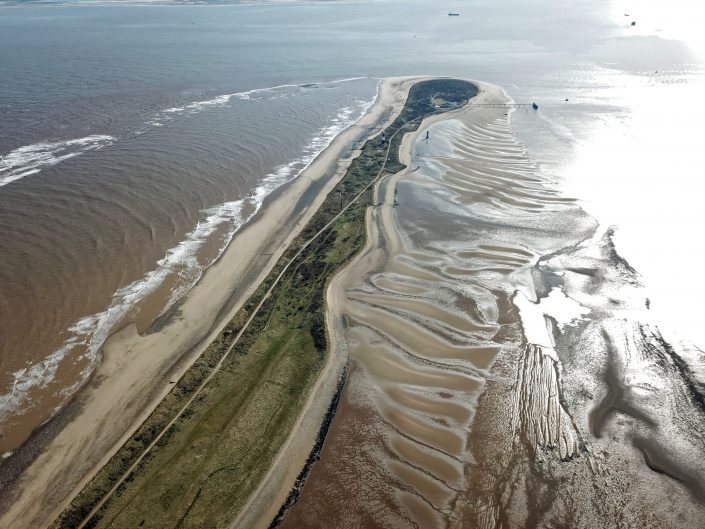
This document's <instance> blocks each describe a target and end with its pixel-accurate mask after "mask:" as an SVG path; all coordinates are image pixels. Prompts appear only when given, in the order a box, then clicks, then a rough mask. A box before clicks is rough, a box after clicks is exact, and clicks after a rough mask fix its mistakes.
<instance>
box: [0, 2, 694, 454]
mask: <svg viewBox="0 0 705 529" xmlns="http://www.w3.org/2000/svg"><path fill="white" fill-rule="evenodd" d="M679 3H682V5H674V4H673V3H669V6H667V7H659V6H658V5H657V4H656V3H655V2H646V3H645V2H638V3H637V2H610V1H597V2H595V1H591V2H586V1H579V2H571V3H570V6H569V8H568V7H566V4H565V2H559V1H557V0H547V1H542V2H522V1H518V0H514V1H512V0H510V1H505V2H501V3H498V2H491V1H484V0H483V1H481V2H473V3H468V2H457V1H456V2H447V3H439V2H428V1H418V0H404V1H396V0H390V1H386V0H382V1H375V2H330V3H329V2H325V3H312V4H300V5H232V6H205V5H204V6H189V5H179V6H135V5H122V6H110V5H104V6H82V5H70V6H69V5H54V6H37V5H26V4H24V5H22V4H21V5H15V6H10V5H7V6H0V450H1V451H7V450H11V449H12V448H14V447H15V446H16V445H17V444H18V443H19V442H21V441H22V439H24V438H26V436H27V435H28V434H29V432H30V431H31V429H32V428H34V427H36V426H37V425H38V424H40V423H41V422H42V421H44V420H45V419H46V418H48V417H49V416H50V415H51V414H52V413H53V412H54V411H55V410H56V409H57V407H59V406H60V405H61V404H62V403H64V402H65V401H66V399H67V398H69V397H70V395H71V394H72V393H73V392H74V391H75V389H76V388H77V387H78V386H79V385H80V384H81V383H82V382H84V381H85V380H86V377H87V376H89V375H90V373H91V372H92V370H93V369H94V368H95V366H96V365H97V363H99V362H100V347H101V345H102V343H103V342H104V340H105V339H106V337H107V336H108V335H109V333H110V332H111V330H113V329H114V328H115V326H116V325H119V324H120V322H123V321H125V319H126V318H131V319H136V320H137V321H138V324H139V325H141V328H145V327H146V326H147V325H148V324H149V322H150V321H151V320H152V319H153V318H154V317H156V316H158V315H159V313H160V312H162V311H163V310H165V309H166V308H168V306H169V305H170V304H172V303H174V302H176V301H177V300H178V299H179V297H180V296H182V295H183V294H184V293H185V292H187V291H188V290H189V289H190V288H191V287H192V286H193V284H194V283H195V282H196V281H197V280H198V279H199V277H200V276H201V274H202V272H203V270H204V269H205V268H206V267H207V266H208V264H209V263H211V262H212V261H213V260H214V259H215V258H217V256H218V255H219V253H220V252H221V251H222V250H223V248H224V247H225V245H226V244H227V243H228V241H229V239H230V237H231V236H232V234H233V233H234V232H235V231H237V229H238V228H239V227H240V226H241V225H242V224H243V223H244V222H247V220H248V219H250V218H251V217H252V216H253V215H254V214H256V213H257V211H258V209H259V207H260V205H261V203H262V201H263V200H264V198H265V197H266V196H267V195H268V194H269V193H271V192H272V191H273V190H274V189H276V188H278V187H280V186H282V185H285V184H286V183H287V182H289V181H291V180H292V179H293V178H296V176H297V175H298V173H299V172H300V171H301V170H302V169H303V168H304V167H305V166H306V165H307V164H308V163H309V162H310V161H311V160H312V159H313V158H314V157H315V156H316V154H317V153H318V152H320V151H321V150H322V149H323V148H325V146H326V145H327V144H328V143H329V142H330V141H331V140H332V139H333V138H334V137H335V135H336V134H337V133H338V132H340V131H341V130H343V129H344V128H345V127H347V126H348V125H349V124H351V123H352V122H354V121H355V120H356V119H357V118H358V117H359V116H360V115H361V114H362V113H363V112H364V111H365V109H366V108H367V107H368V105H369V104H370V103H371V102H372V101H373V99H374V97H375V94H376V87H377V83H378V80H379V78H382V77H387V76H395V75H413V74H437V75H452V76H461V77H469V78H476V79H482V80H485V81H489V82H492V83H496V84H499V85H501V86H502V87H504V89H505V90H506V91H507V93H508V94H509V95H510V96H511V97H512V98H513V99H514V100H515V101H517V102H531V101H536V102H537V103H538V104H539V105H540V108H539V111H538V112H533V111H528V112H527V111H524V110H518V111H516V112H514V113H513V114H512V125H513V128H514V132H515V133H516V134H517V136H518V137H519V139H520V140H521V142H522V143H523V144H524V145H526V146H527V148H528V150H529V153H528V154H529V155H530V156H531V157H532V158H533V159H534V160H535V161H536V162H537V163H539V165H540V167H541V169H542V170H543V171H544V172H546V173H548V174H551V175H554V176H555V179H556V180H557V181H559V182H560V183H561V184H562V185H563V186H564V188H565V190H566V193H568V194H571V195H572V196H577V197H578V198H581V199H583V200H584V205H585V207H586V209H587V210H588V211H589V212H590V213H592V214H593V215H595V216H596V217H597V218H598V219H599V220H600V221H602V222H603V224H604V225H605V227H606V226H607V225H608V224H616V225H617V226H619V231H618V235H617V242H618V245H619V248H618V249H619V250H620V251H621V252H622V253H623V254H624V255H625V256H626V258H627V259H628V260H629V261H630V262H631V263H632V264H633V265H634V266H635V267H636V268H637V270H639V271H640V272H642V274H643V275H644V280H645V282H646V283H647V284H648V285H649V286H650V287H651V290H652V292H653V295H654V297H653V306H654V310H657V311H659V310H660V311H661V313H662V314H663V322H664V327H666V328H667V329H668V330H670V331H673V332H676V333H677V336H678V337H680V339H687V340H691V341H694V342H695V343H697V344H700V345H705V340H703V338H702V334H701V333H702V330H701V329H702V328H703V327H705V326H703V325H702V323H703V318H702V315H701V314H702V313H701V310H700V309H699V306H698V304H697V302H698V301H699V298H702V297H703V295H705V287H704V286H703V284H702V283H703V282H702V281H701V280H700V279H699V278H698V274H699V273H700V272H699V271H700V268H701V266H702V262H703V258H705V250H703V249H702V244H701V242H700V241H701V238H702V234H701V229H702V228H703V226H705V213H704V212H703V211H702V210H703V208H702V207H701V204H700V196H701V195H700V191H701V190H702V188H701V183H700V182H701V180H702V178H701V177H702V170H701V169H700V167H701V165H700V164H701V162H700V153H701V152H702V149H703V147H705V142H704V141H703V137H704V136H703V135H702V133H701V132H699V130H698V128H699V127H700V126H701V124H702V122H703V117H705V116H704V115H703V114H704V113H705V112H704V111H703V109H702V108H699V107H698V106H697V104H698V102H699V101H698V98H699V97H701V94H702V93H705V91H703V88H704V86H703V84H704V83H703V79H704V78H705V76H704V75H703V64H704V63H703V55H704V52H705V40H704V39H703V37H702V34H701V33H700V31H699V29H698V27H697V21H698V20H701V18H698V15H699V14H700V13H699V12H698V10H699V9H700V8H699V7H697V5H696V4H695V3H694V2H693V3H689V2H676V4H679ZM449 10H452V11H459V12H460V13H461V16H459V17H448V16H447V13H448V11H449ZM625 14H629V16H626V15H625ZM631 21H635V22H637V24H636V25H635V26H631ZM696 127H698V128H696Z"/></svg>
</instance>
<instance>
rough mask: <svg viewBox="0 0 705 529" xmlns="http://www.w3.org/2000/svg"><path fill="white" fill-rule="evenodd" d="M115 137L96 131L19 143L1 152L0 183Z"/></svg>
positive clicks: (21, 176)
mask: <svg viewBox="0 0 705 529" xmlns="http://www.w3.org/2000/svg"><path fill="white" fill-rule="evenodd" d="M114 141H115V138H114V137H113V136H108V135H106V134H93V135H91V136H86V137H84V138H76V139H73V140H65V141H56V142H49V141H42V142H39V143H33V144H31V145H25V146H23V147H18V148H17V149H15V150H14V151H11V152H9V153H7V154H4V155H2V156H0V187H2V186H5V185H7V184H9V183H10V182H14V181H15V180H19V179H20V178H24V177H25V176H28V175H31V174H35V173H38V172H39V171H41V170H42V169H44V168H46V167H51V166H53V165H56V164H57V163H59V162H62V161H64V160H68V159H69V158H74V157H76V156H79V155H81V154H83V153H85V152H87V151H94V150H97V149H100V148H102V147H105V146H106V145H111V144H112V143H113V142H114Z"/></svg>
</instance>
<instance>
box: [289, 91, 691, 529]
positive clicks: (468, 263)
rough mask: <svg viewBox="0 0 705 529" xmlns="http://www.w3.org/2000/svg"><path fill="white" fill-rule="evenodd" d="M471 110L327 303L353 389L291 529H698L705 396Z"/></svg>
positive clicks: (532, 171) (508, 133)
mask: <svg viewBox="0 0 705 529" xmlns="http://www.w3.org/2000/svg"><path fill="white" fill-rule="evenodd" d="M479 86H480V87H481V89H482V90H481V93H480V94H479V95H478V96H477V98H476V99H475V100H473V104H474V105H477V104H479V103H504V102H507V101H508V98H507V97H506V95H504V93H503V92H502V91H501V89H499V88H497V87H494V86H491V85H488V84H484V83H479ZM473 104H471V105H469V106H468V107H466V108H465V109H461V110H459V111H457V112H454V113H449V114H444V115H442V116H435V117H432V118H429V119H427V120H426V121H424V123H423V124H422V125H421V127H419V129H418V131H417V132H416V133H412V134H408V135H407V136H406V137H405V139H404V142H403V144H402V147H401V152H400V159H401V160H402V161H403V162H404V163H405V164H406V165H407V169H406V170H404V171H402V172H400V173H397V174H395V175H392V176H389V177H387V178H385V179H383V180H382V181H380V183H379V185H378V187H377V190H376V192H377V197H378V199H377V200H375V202H377V203H381V205H380V206H377V207H370V208H369V209H368V242H367V245H366V247H365V249H364V250H363V252H362V253H361V254H360V256H359V257H358V258H357V259H356V260H355V262H353V263H351V264H350V265H349V266H348V267H346V268H345V269H344V270H343V271H342V272H341V273H340V274H339V275H338V277H337V280H336V281H335V282H334V283H333V284H332V285H331V287H330V290H331V291H330V292H329V294H328V301H329V316H330V317H331V318H332V320H333V321H334V322H338V323H336V324H335V325H332V326H331V332H332V334H333V337H334V338H333V342H334V344H336V346H337V347H340V348H341V349H342V350H343V351H346V352H347V353H348V354H349V356H350V362H351V367H350V374H349V377H348V380H347V382H346V385H345V389H344V392H343V394H342V397H341V401H340V405H339V407H338V412H337V414H336V416H335V418H334V420H333V422H332V425H331V428H330V430H329V433H328V436H327V438H326V442H325V444H324V446H323V449H322V452H321V458H320V461H319V462H318V463H316V464H315V465H314V467H313V470H312V472H311V474H310V476H309V477H308V479H307V481H306V484H305V486H304V487H303V490H302V492H301V494H300V497H299V500H298V502H297V503H296V505H294V506H293V507H292V508H291V509H290V510H289V512H288V515H287V517H286V518H285V519H284V521H283V522H282V524H281V527H284V528H287V529H288V528H292V529H293V528H303V527H318V528H329V527H345V528H373V527H395V528H403V527H424V528H433V527H438V528H455V527H473V528H474V527H478V528H496V527H502V528H508V527H522V528H524V527H566V528H567V527H571V528H575V527H585V528H588V527H591V528H592V527H676V526H681V527H693V528H696V527H702V526H703V524H704V523H705V508H704V507H703V495H702V494H703V490H705V488H704V487H703V478H702V476H703V475H705V474H703V470H705V469H704V468H702V467H703V463H702V457H701V456H702V454H703V453H705V445H703V439H705V435H704V434H705V414H704V413H703V409H704V408H703V406H702V402H701V400H702V388H701V387H700V386H698V384H700V382H698V380H697V377H695V375H693V372H692V371H690V374H688V369H687V368H678V367H677V366H678V365H681V364H679V362H678V359H679V358H681V356H679V354H678V353H677V352H676V351H674V349H673V348H672V347H671V346H670V345H669V344H667V343H665V341H664V340H663V339H661V338H660V337H659V335H658V331H657V329H655V328H654V327H653V326H650V325H649V323H648V321H649V320H648V315H647V314H645V313H647V312H648V311H647V309H645V308H644V306H645V305H644V297H643V293H640V291H639V283H638V275H637V274H636V273H635V272H634V271H633V270H631V269H630V268H629V267H628V264H627V263H625V262H623V260H621V259H620V258H619V256H617V255H616V253H615V252H614V248H613V246H611V240H610V235H609V234H606V235H603V234H602V233H600V232H597V231H596V226H597V224H596V222H595V221H594V220H593V219H591V218H590V217H589V216H588V215H587V214H585V212H584V211H583V210H582V209H581V208H580V207H579V206H578V205H577V204H576V203H575V202H574V201H573V200H570V199H566V198H564V197H563V196H562V195H561V193H560V190H559V188H558V186H557V185H556V183H555V182H553V181H551V180H550V179H549V178H547V177H546V176H544V175H543V174H542V173H541V171H540V168H539V167H537V166H536V164H535V163H534V162H533V161H532V160H531V159H530V157H529V156H528V154H527V153H526V152H525V151H524V149H523V148H522V146H521V145H520V144H519V143H518V142H517V140H516V139H515V137H514V135H513V133H512V130H511V123H510V119H509V116H508V115H507V110H506V109H501V108H496V109H495V108H487V107H479V106H473ZM426 131H428V132H429V133H430V138H429V140H425V139H424V138H425V136H426ZM698 395H700V398H699V397H698ZM698 454H700V457H698Z"/></svg>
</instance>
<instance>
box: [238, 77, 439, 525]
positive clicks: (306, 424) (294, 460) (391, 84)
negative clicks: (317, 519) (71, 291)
mask: <svg viewBox="0 0 705 529" xmlns="http://www.w3.org/2000/svg"><path fill="white" fill-rule="evenodd" d="M423 79H429V77H426V76H417V77H395V78H387V79H385V80H384V81H383V83H382V84H381V85H380V90H379V94H378V99H377V101H376V103H375V105H380V106H381V107H382V108H384V109H387V110H386V111H385V117H384V118H383V119H382V120H379V121H378V124H379V126H378V127H377V129H376V130H375V131H374V132H373V133H372V134H370V135H369V137H370V138H372V137H374V136H376V135H377V134H378V133H379V132H381V130H382V129H384V128H386V127H387V126H389V125H391V123H392V122H393V121H394V119H395V118H396V117H397V116H398V115H399V113H400V112H401V110H402V108H403V107H404V103H405V102H406V98H407V96H408V94H409V89H410V88H411V86H412V85H413V84H414V83H416V82H418V81H420V80H423ZM340 176H342V175H340ZM337 181H338V180H336V182H337ZM322 198H323V197H321V200H322ZM358 259H359V256H358V257H355V258H354V259H353V260H352V261H351V263H350V265H348V266H347V267H345V268H343V269H342V270H341V272H339V273H338V274H336V275H335V276H334V277H333V279H332V280H331V283H330V285H329V287H328V290H327V293H326V325H327V327H328V335H329V340H330V343H331V351H330V354H329V355H328V357H327V360H326V364H325V366H324V367H323V369H322V370H321V373H320V375H319V377H318V380H317V381H316V383H315V385H314V386H313V388H312V389H311V394H310V395H309V398H308V400H307V402H306V404H305V405H304V408H303V409H302V410H301V412H300V414H299V418H298V420H297V422H296V424H294V427H293V428H292V431H291V433H290V434H289V438H288V439H287V440H286V442H285V443H284V445H283V446H282V448H281V450H280V451H279V454H278V455H277V457H276V459H275V460H274V461H273V463H272V466H271V467H270V469H269V471H268V472H267V474H266V475H265V477H264V478H263V479H262V482H261V483H260V485H259V487H258V488H257V490H255V492H254V493H253V494H252V495H251V497H250V499H249V500H248V502H247V503H246V504H245V506H244V507H243V509H242V510H241V512H240V514H239V515H238V517H237V518H236V519H235V520H234V521H233V522H232V524H231V526H230V527H231V529H245V528H248V529H250V528H252V529H266V528H267V527H269V525H270V523H271V521H272V519H273V518H274V517H275V516H276V514H277V512H278V511H279V508H280V507H281V505H282V504H283V503H284V501H285V500H286V498H287V496H288V494H289V491H290V490H291V489H292V487H293V486H294V482H295V481H296V477H297V476H298V474H299V472H301V469H302V468H303V467H304V465H305V463H306V459H307V458H308V455H309V453H310V452H311V447H313V446H314V444H315V441H316V436H317V435H318V432H319V429H320V427H321V423H322V422H323V419H324V417H325V414H326V412H327V410H328V407H329V405H330V403H331V401H332V399H333V397H334V394H335V391H336V388H337V384H338V381H339V379H340V377H341V375H342V373H343V369H344V367H345V365H346V363H347V361H348V355H347V351H346V346H345V341H344V340H341V339H340V337H341V336H342V334H341V332H340V326H341V320H340V318H339V311H337V310H335V309H334V308H336V307H339V306H340V303H341V302H342V299H338V296H340V293H341V292H344V290H343V289H341V288H340V287H338V286H337V285H338V284H339V283H340V282H341V281H345V271H346V270H349V269H350V268H354V263H355V262H356V261H357V260H358Z"/></svg>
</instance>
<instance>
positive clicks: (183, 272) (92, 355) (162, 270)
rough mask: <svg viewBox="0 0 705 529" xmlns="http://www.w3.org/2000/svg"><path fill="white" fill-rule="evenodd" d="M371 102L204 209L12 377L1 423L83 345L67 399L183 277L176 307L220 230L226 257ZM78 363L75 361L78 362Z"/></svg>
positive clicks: (344, 113) (0, 404)
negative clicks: (146, 268)
mask: <svg viewBox="0 0 705 529" xmlns="http://www.w3.org/2000/svg"><path fill="white" fill-rule="evenodd" d="M371 104H372V101H369V102H366V101H357V102H356V104H355V106H351V107H346V108H343V109H341V110H340V111H339V112H338V113H337V114H336V115H335V116H334V117H333V118H332V119H331V121H330V122H329V124H328V125H326V126H324V127H322V128H321V129H320V130H319V131H318V132H317V133H316V134H315V135H314V136H313V137H312V138H311V140H310V141H309V143H308V144H307V145H306V146H305V147H304V149H303V152H302V155H301V156H300V157H299V158H297V159H295V160H293V161H291V162H289V163H288V164H286V165H282V166H280V167H278V168H276V169H275V170H274V171H272V172H271V173H269V174H268V175H266V176H265V177H264V178H263V179H262V180H261V181H260V183H259V185H258V186H257V187H256V188H255V189H254V190H253V191H252V192H251V194H250V195H249V196H247V197H244V198H241V199H239V200H234V201H231V202H226V203H224V204H220V205H218V206H214V207H212V208H209V209H207V210H205V211H203V213H202V218H201V220H200V221H199V223H198V224H197V225H196V227H195V228H194V229H193V230H192V231H191V232H189V233H188V234H187V235H186V237H185V238H184V240H183V241H181V242H180V243H179V244H178V245H176V246H175V247H173V248H171V249H170V250H168V251H167V253H166V255H165V256H164V257H163V258H162V259H160V260H159V261H158V262H157V266H156V268H155V269H154V270H152V271H151V272H149V273H147V274H146V275H145V276H144V277H143V278H141V279H139V280H137V281H134V282H132V283H130V284H128V285H126V286H124V287H122V288H121V289H119V290H118V291H117V292H115V294H114V295H113V298H112V301H111V304H110V307H108V308H107V309H106V310H105V311H103V312H100V313H97V314H93V315H90V316H86V317H84V318H82V319H80V320H78V321H76V322H75V323H74V324H73V325H72V326H71V327H70V328H69V329H68V332H69V333H70V334H71V338H69V339H68V340H67V341H66V342H65V343H64V344H63V345H62V346H61V347H60V348H59V349H57V350H56V351H54V352H52V353H51V354H50V355H48V356H47V357H46V358H44V359H43V360H42V361H40V362H37V363H36V364H33V365H31V366H28V367H26V368H24V369H21V370H18V371H16V372H15V373H13V376H14V382H13V385H12V388H11V390H10V391H9V392H8V393H6V394H4V395H0V422H1V421H2V420H3V419H4V418H5V417H7V416H9V415H11V414H12V413H13V412H15V411H16V410H18V409H20V408H21V407H22V406H24V405H25V404H26V403H27V400H28V395H29V392H30V391H32V390H37V389H39V390H41V389H43V388H46V387H47V386H48V385H49V383H50V382H51V381H52V379H53V378H54V377H55V375H56V372H57V370H58V368H59V366H60V364H61V362H62V361H64V359H66V360H67V361H68V359H67V355H69V354H70V353H71V352H72V351H73V350H74V349H76V348H77V347H79V346H83V347H84V349H85V351H84V352H83V353H82V354H83V357H82V360H83V361H84V362H85V363H86V367H85V368H84V370H83V372H82V373H81V376H80V379H79V380H78V381H77V382H76V383H75V384H74V385H73V386H70V387H67V388H63V389H62V390H61V391H60V393H59V395H60V396H61V397H63V398H64V399H68V398H69V397H70V395H71V394H72V393H74V392H75V391H76V390H77V389H78V388H79V387H80V386H81V385H82V384H83V383H84V382H85V381H86V380H87V379H88V377H89V376H90V374H91V373H92V372H93V370H94V369H95V367H96V366H97V365H98V363H99V360H100V348H101V347H102V346H103V344H104V343H105V340H106V339H107V338H108V336H109V335H110V333H111V331H112V330H113V328H114V327H115V325H116V324H117V323H119V322H120V321H121V320H122V319H123V318H124V317H125V316H126V315H127V314H128V313H129V312H130V310H132V309H133V308H134V307H135V305H136V304H137V303H139V301H140V300H142V299H144V298H145V297H146V296H147V295H149V294H150V293H152V292H154V291H155V290H156V289H157V288H158V287H159V286H160V285H161V284H162V283H163V282H164V280H165V279H166V278H167V277H169V276H172V275H173V274H178V276H177V278H178V280H177V285H176V286H175V287H174V289H173V290H172V292H171V297H170V299H169V302H168V304H167V306H166V308H165V309H164V310H167V309H168V308H169V307H171V306H172V305H173V304H174V303H176V302H177V301H178V300H179V299H180V298H181V297H182V296H183V295H184V294H185V293H186V292H188V291H189V290H190V289H191V288H192V287H193V286H194V285H195V284H196V282H197V281H198V280H199V279H200V277H201V276H202V275H203V272H204V270H205V268H204V267H203V266H202V265H201V264H200V263H199V261H198V258H197V255H198V251H199V250H200V249H201V248H202V247H203V246H204V244H205V243H206V241H208V240H209V238H210V237H211V236H213V234H214V233H215V232H216V230H218V229H219V228H221V227H222V226H223V225H224V224H225V225H226V226H227V230H225V234H224V235H223V236H222V237H221V239H219V243H220V248H219V249H220V252H219V253H222V251H223V250H225V248H226V247H227V245H228V244H229V242H230V241H231V240H232V238H233V236H234V235H235V233H236V232H237V231H238V230H239V229H240V228H241V227H242V225H243V224H245V223H246V222H248V221H249V220H250V219H251V218H252V217H253V216H254V215H255V214H256V213H257V212H258V211H259V209H260V208H261V206H262V203H263V202H264V200H265V199H266V197H267V196H269V195H270V194H271V193H272V192H273V191H274V190H275V189H277V188H279V187H281V186H282V185H284V184H286V183H288V182H290V181H292V180H293V179H295V178H296V177H298V176H299V175H300V174H301V172H302V171H303V170H305V169H306V168H307V167H308V166H309V165H310V164H311V163H312V162H313V160H314V159H315V158H316V156H318V154H319V153H320V152H321V151H323V150H324V149H325V148H326V147H327V146H328V145H330V143H331V142H332V141H333V139H334V138H335V137H336V136H337V135H338V134H340V133H341V132H342V131H344V130H345V129H347V128H348V127H349V126H350V125H352V124H353V123H354V122H356V121H357V120H358V119H360V118H361V117H362V116H363V115H364V114H365V112H366V111H367V109H368V108H369V107H370V106H371ZM245 212H247V214H245ZM73 361H74V362H76V361H78V359H74V360H73Z"/></svg>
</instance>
